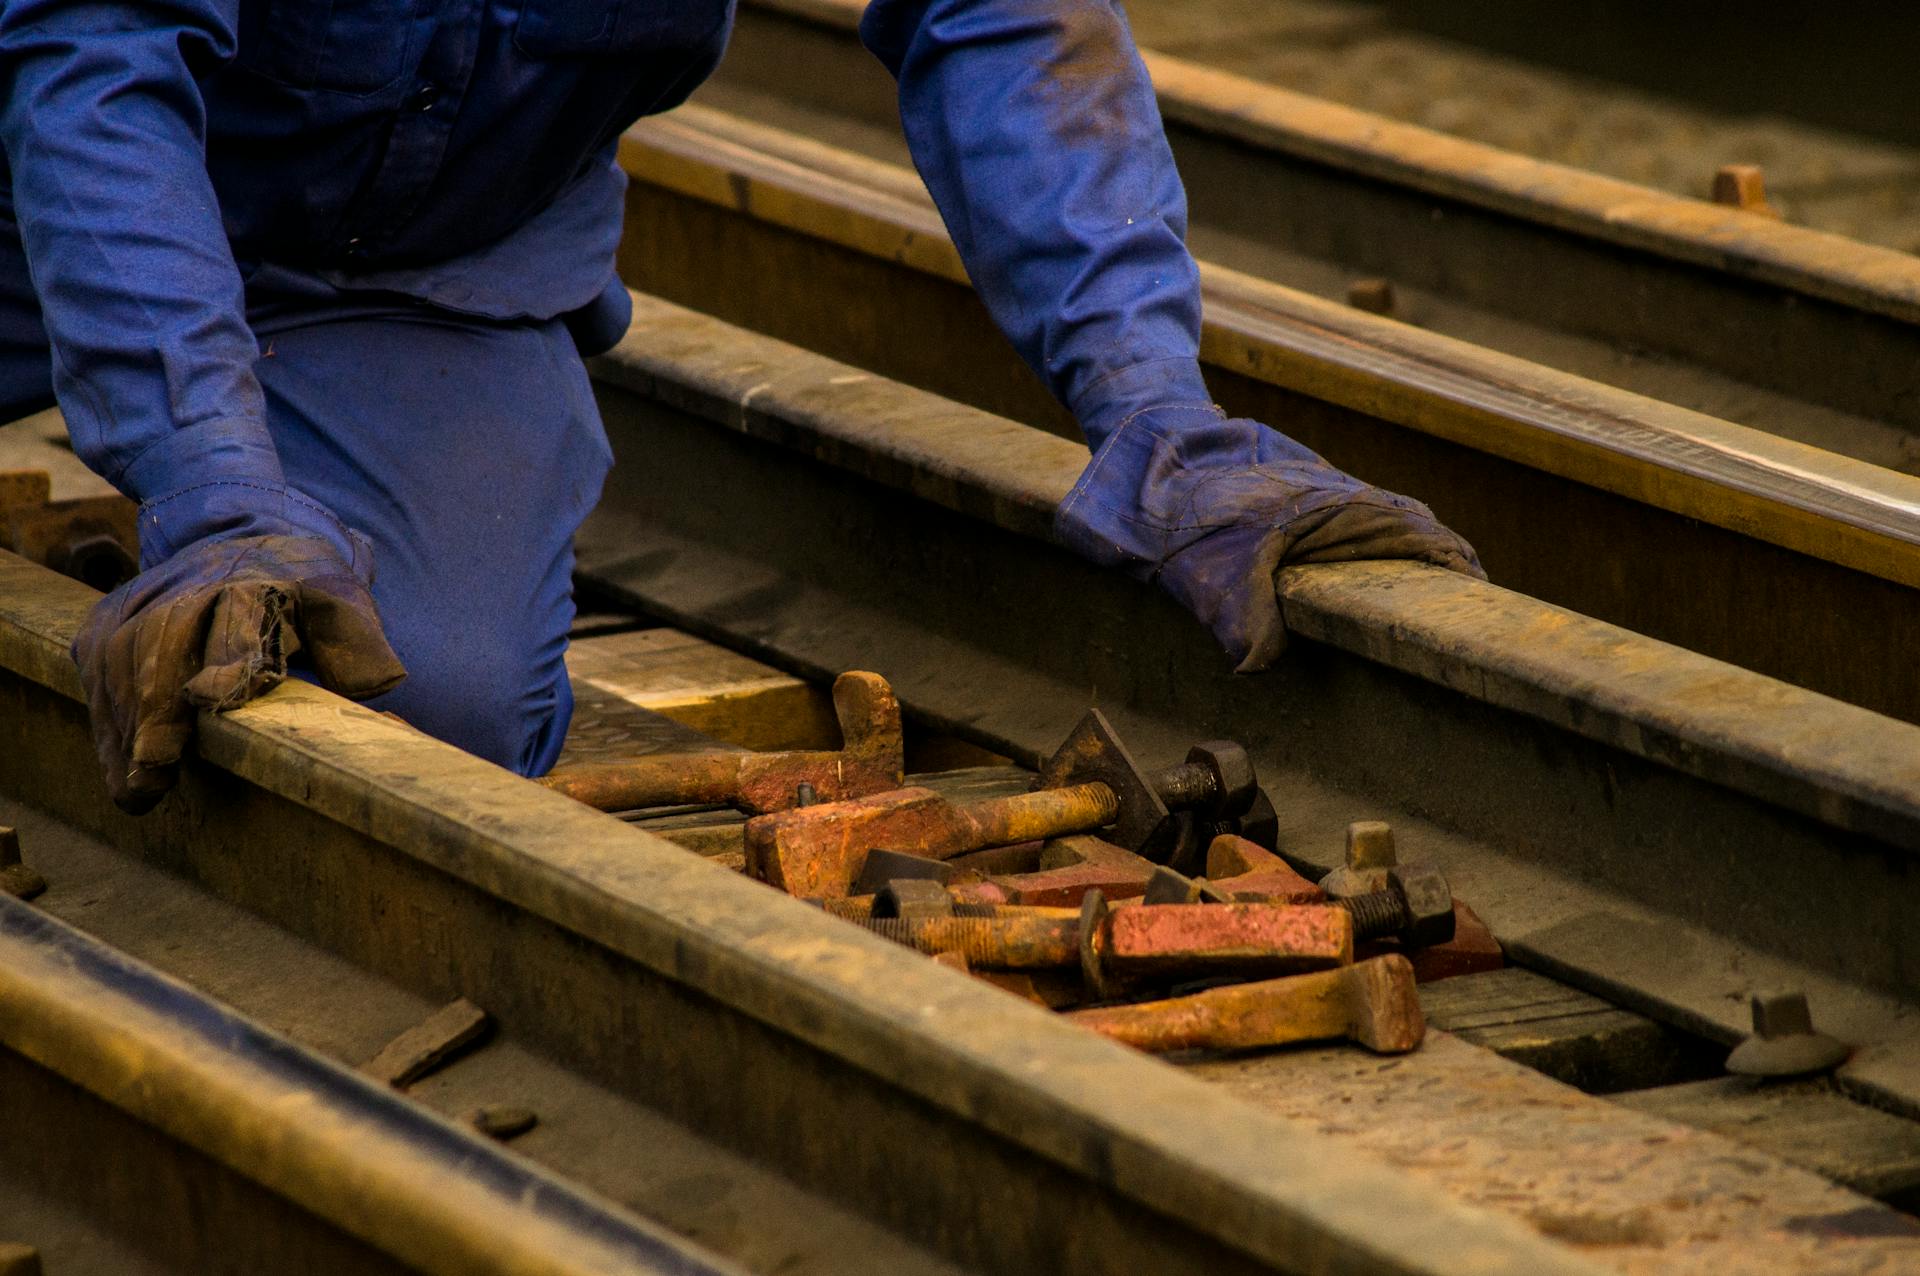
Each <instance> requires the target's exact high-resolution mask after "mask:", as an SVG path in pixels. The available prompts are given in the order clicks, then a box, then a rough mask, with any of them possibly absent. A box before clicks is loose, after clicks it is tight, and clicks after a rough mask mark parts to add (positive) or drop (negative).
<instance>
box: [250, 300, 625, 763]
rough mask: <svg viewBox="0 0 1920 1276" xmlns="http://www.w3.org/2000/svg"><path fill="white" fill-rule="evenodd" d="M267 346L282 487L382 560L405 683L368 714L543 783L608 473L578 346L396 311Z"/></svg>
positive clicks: (528, 326) (327, 321)
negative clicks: (577, 582)
mask: <svg viewBox="0 0 1920 1276" xmlns="http://www.w3.org/2000/svg"><path fill="white" fill-rule="evenodd" d="M256 328H257V329H258V331H259V333H260V337H261V343H262V347H263V349H264V350H265V351H266V353H265V355H264V357H263V358H262V359H261V360H260V362H259V364H258V365H256V366H257V371H258V373H259V377H260V382H261V384H262V386H263V387H264V388H265V390H266V394H267V417H268V425H269V427H270V428H271V429H272V431H273V438H274V443H275V445H276V447H277V448H278V449H279V452H280V458H281V463H282V464H283V465H284V466H285V468H286V473H287V480H288V482H290V483H292V484H293V485H294V486H295V487H297V488H299V489H300V490H302V491H304V492H306V493H307V494H308V495H310V496H312V497H314V498H315V499H316V500H318V501H320V502H321V503H322V504H324V505H326V506H328V507H329V508H331V509H332V510H333V511H334V512H335V513H336V514H338V515H339V516H340V517H341V519H342V520H343V521H345V522H346V523H347V524H348V525H349V526H351V527H354V528H357V529H358V530H359V531H361V532H362V533H364V534H365V535H366V536H367V537H368V538H369V539H370V540H372V542H373V547H374V570H375V577H374V582H373V593H374V598H375V601H377V602H378V603H379V605H380V614H381V618H382V621H383V623H384V624H385V626H386V631H387V638H388V640H389V641H390V642H391V643H392V644H393V647H394V650H395V651H396V652H397V653H398V654H399V656H400V659H401V661H402V662H403V663H404V664H405V665H406V667H407V680H406V681H405V682H404V683H402V684H401V685H400V686H399V687H397V688H396V689H394V690H393V691H391V692H389V693H387V694H386V695H384V696H382V697H380V698H379V699H377V700H375V701H373V702H372V703H373V704H374V706H375V707H377V708H380V709H387V710H391V711H392V712H394V713H397V714H399V715H400V716H401V717H403V718H405V719H406V720H407V721H408V722H410V723H412V724H413V725H415V726H417V727H419V728H420V729H421V730H423V731H426V732H427V733H429V734H431V735H435V736H438V737H439V738H441V739H443V740H447V741H450V742H452V743H454V744H457V745H460V746H461V747H462V748H465V749H467V750H469V751H471V752H473V753H477V754H479V755H480V756H481V757H484V758H488V759H490V760H492V761H494V762H498V763H499V764H501V765H502V766H505V767H509V768H512V769H514V770H517V771H519V772H521V773H522V774H527V775H539V774H542V773H544V772H545V771H546V770H547V769H548V768H549V767H551V766H552V765H553V761H554V759H555V758H556V757H557V756H558V755H559V752H560V746H561V744H562V742H563V740H564V738H565V736H566V730H567V723H568V720H569V719H570V717H571V716H572V711H573V696H572V692H571V690H570V689H569V687H568V683H567V674H566V665H565V662H564V657H565V654H566V646H567V630H568V628H569V626H570V625H571V624H572V622H573V592H572V572H573V534H574V531H575V530H576V529H577V528H578V527H579V525H580V523H581V521H582V520H583V519H585V518H586V516H587V514H588V512H589V511H591V510H592V508H593V506H594V503H595V502H596V501H597V500H598V499H599V496H600V484H601V481H602V480H603V479H604V478H605V477H606V472H607V468H608V466H609V465H610V464H611V462H612V454H611V452H610V451H609V449H608V447H607V441H606V436H605V434H604V433H603V431H602V430H601V426H600V416H599V412H598V410H597V409H596V407H595V405H594V402H593V397H592V393H591V391H590V388H589V386H588V382H587V376H586V370H585V368H584V367H583V366H582V364H581V361H580V357H579V355H578V353H577V352H576V351H575V349H574V346H573V342H572V339H571V338H570V337H569V336H568V334H567V329H566V326H565V325H564V324H563V323H561V322H560V321H558V320H555V321H551V322H547V323H523V324H499V323H485V322H481V321H477V320H465V319H461V318H459V317H456V316H449V315H446V314H444V313H442V312H438V311H433V310H429V309H427V308H425V307H420V306H412V305H408V304H406V303H401V305H399V306H397V307H384V308H378V309H375V308H369V307H366V306H356V307H352V308H347V307H332V308H329V307H319V308H316V309H312V310H305V311H302V310H295V311H293V312H290V313H281V314H278V315H276V316H275V317H274V318H272V319H271V320H265V321H261V320H256Z"/></svg>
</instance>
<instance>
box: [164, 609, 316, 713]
mask: <svg viewBox="0 0 1920 1276" xmlns="http://www.w3.org/2000/svg"><path fill="white" fill-rule="evenodd" d="M290 601H291V600H290V598H289V595H288V593H287V591H286V590H285V589H284V588H282V587H280V586H279V585H278V584H276V583H274V582H271V581H259V580H247V581H239V582H230V583H227V584H225V585H223V586H222V587H221V588H220V590H219V592H218V596H217V601H216V602H215V603H214V604H213V607H212V611H211V615H210V616H209V618H208V620H207V624H206V630H205V640H204V642H203V644H202V646H201V651H200V668H199V671H198V672H197V673H195V674H194V675H193V676H192V677H191V678H190V679H188V681H187V683H186V688H185V689H186V699H187V702H188V703H189V704H191V705H193V706H196V707H198V708H202V709H211V710H213V711H214V712H215V713H224V712H225V711H227V710H228V709H234V708H238V707H239V706H240V705H243V704H245V703H246V702H247V701H249V700H251V699H253V698H254V697H255V696H257V695H259V694H261V693H262V692H264V691H267V690H269V689H271V688H272V687H273V686H275V685H276V684H278V683H279V681H280V680H281V679H282V678H284V677H286V673H287V656H288V655H289V654H291V653H290V651H289V650H288V643H287V639H288V638H289V637H290V636H291V634H290V626H288V625H286V624H284V623H283V621H284V620H285V619H286V612H287V609H288V604H289V602H290ZM294 642H295V643H297V639H296V640H294Z"/></svg>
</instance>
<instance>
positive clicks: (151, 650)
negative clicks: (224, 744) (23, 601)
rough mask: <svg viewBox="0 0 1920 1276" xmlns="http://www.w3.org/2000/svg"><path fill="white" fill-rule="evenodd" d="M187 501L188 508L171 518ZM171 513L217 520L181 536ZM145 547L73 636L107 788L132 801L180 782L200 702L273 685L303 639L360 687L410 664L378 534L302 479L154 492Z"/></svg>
mask: <svg viewBox="0 0 1920 1276" xmlns="http://www.w3.org/2000/svg"><path fill="white" fill-rule="evenodd" d="M176 501H186V502H192V504H191V506H190V507H189V508H190V510H191V513H190V515H188V516H185V517H181V518H170V517H169V511H168V510H167V508H166V507H167V505H168V504H169V503H170V502H176ZM169 526H191V527H193V528H195V529H205V528H209V527H211V528H215V529H217V530H216V531H215V532H214V534H212V535H209V536H203V537H201V538H199V539H195V540H192V541H189V542H188V543H186V544H185V545H183V546H180V547H178V548H176V547H174V546H173V545H172V544H170V543H168V540H167V538H166V535H165V530H164V529H166V528H167V527H169ZM141 558H142V567H143V569H144V570H143V571H142V572H141V574H140V575H138V576H136V577H134V579H132V580H130V581H128V582H127V583H126V584H124V585H122V586H120V587H119V588H118V589H116V590H114V591H113V592H112V593H110V594H108V595H107V596H106V597H105V598H104V599H102V600H101V601H100V602H99V604H98V605H96V606H95V607H94V609H93V611H92V613H91V614H89V615H88V617H87V621H86V624H85V625H83V626H82V627H81V630H80V634H79V636H78V637H77V638H75V639H74V642H73V658H74V661H75V663H76V664H78V665H79V666H80V678H81V681H82V683H84V684H85V686H86V691H87V706H88V709H89V711H90V713H91V715H92V721H93V739H94V748H95V750H96V751H97V753H98V754H99V757H100V765H101V766H102V767H103V768H104V769H105V772H106V779H107V791H108V792H109V793H110V794H111V795H112V797H113V800H114V802H115V803H116V804H117V805H118V806H119V807H120V808H121V809H122V810H124V811H126V812H128V813H129V814H132V815H139V814H141V813H142V812H145V811H147V810H149V809H151V808H152V807H153V805H154V804H155V803H156V802H158V801H159V800H160V799H161V798H162V797H163V796H165V794H166V792H167V791H168V790H169V789H171V788H172V787H173V784H174V780H175V778H176V775H177V772H178V769H179V762H180V755H181V752H182V751H183V750H184V749H185V748H186V745H187V742H188V741H189V740H190V739H191V738H192V735H193V726H194V720H195V715H196V712H197V711H198V710H200V709H212V710H214V711H216V712H220V711H223V710H227V709H232V708H235V707H237V706H239V705H242V704H245V703H246V702H247V701H248V700H251V699H252V698H253V697H255V696H257V695H260V694H261V693H262V692H264V691H267V690H268V689H270V688H272V687H273V686H275V685H276V684H277V683H279V682H280V680H281V679H282V678H284V677H285V676H286V672H287V661H288V659H289V658H290V657H292V656H293V655H294V654H295V653H296V652H301V651H304V652H305V653H306V657H307V660H308V661H309V663H310V664H311V666H312V668H313V672H314V674H315V676H316V678H317V680H318V681H319V682H320V684H321V685H322V686H325V687H328V688H330V689H331V690H334V691H337V692H339V693H340V694H341V695H344V696H348V697H350V698H352V699H356V700H360V699H365V698H367V697H369V696H375V695H378V694H380V693H381V692H383V691H386V690H389V689H390V688H392V687H393V686H394V685H395V684H397V683H398V682H399V681H400V680H401V678H403V677H405V676H406V671H405V669H403V668H402V667H401V664H400V660H399V657H397V656H395V655H394V654H393V649H392V648H391V647H389V646H388V645H387V640H386V635H385V634H384V633H383V632H382V631H381V628H380V619H379V615H378V613H377V612H376V611H375V609H374V604H373V595H372V594H371V593H370V592H369V590H368V586H369V585H370V584H371V583H372V579H373V567H372V554H371V552H370V548H369V547H368V546H367V544H366V542H365V540H364V539H363V538H361V537H360V536H359V535H358V534H357V533H354V532H350V531H349V530H348V529H346V528H345V527H344V526H342V525H341V524H340V523H339V521H338V520H337V519H335V518H334V517H333V515H332V514H331V513H329V512H328V511H326V510H325V509H323V508H322V507H321V506H319V505H316V504H314V503H313V502H312V501H309V500H307V499H306V498H305V497H303V496H300V495H299V494H298V493H297V492H293V491H291V490H289V489H281V490H279V491H277V492H276V491H271V490H262V489H260V488H256V487H253V486H251V485H245V484H233V483H226V484H217V483H216V484H207V485H203V486H201V487H198V488H190V489H187V490H186V491H184V492H181V493H176V494H174V495H172V496H170V497H167V498H166V499H165V500H164V501H158V502H149V503H148V504H147V505H144V506H142V507H141Z"/></svg>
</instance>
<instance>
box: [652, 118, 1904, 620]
mask: <svg viewBox="0 0 1920 1276" xmlns="http://www.w3.org/2000/svg"><path fill="white" fill-rule="evenodd" d="M621 162H622V164H623V166H624V167H625V168H626V170H627V171H628V173H629V174H630V175H631V176H632V177H633V178H634V179H635V180H636V181H638V182H641V183H645V184H649V185H653V186H657V187H660V188H662V189H665V190H668V191H672V192H674V193H676V194H679V195H682V196H689V197H692V198H694V199H698V200H701V201H704V202H706V203H709V204H713V205H715V206H717V207H722V208H727V209H730V210H733V211H736V212H739V213H742V214H745V215H747V216H750V217H752V218H754V219H755V220H758V221H763V222H766V223H768V224H771V225H773V226H778V227H781V228H784V229H787V230H792V231H798V232H800V233H802V234H804V235H807V236H809V237H812V238H816V239H821V240H824V241H827V242H830V243H833V244H837V245H839V246H841V247H843V248H847V249H851V250H853V251H855V252H858V253H860V254H862V255H865V256H868V257H874V258H878V259H881V260H884V261H888V262H893V263H897V264H898V265H900V266H903V267H905V268H908V269H910V270H913V271H916V272H919V273H922V274H926V275H931V276H933V277H935V278H940V279H945V280H948V281H951V282H954V283H959V284H965V283H966V280H967V276H966V272H965V269H964V267H963V265H962V264H961V262H960V259H959V256H958V254H957V253H956V252H955V251H954V248H953V245H952V242H951V240H950V239H949V238H948V236H947V234H946V231H945V228H944V226H942V225H941V223H940V220H939V217H938V214H937V213H936V212H935V210H934V208H933V206H932V202H931V199H930V197H929V196H928V195H927V194H926V191H925V189H924V187H922V186H921V185H920V183H919V181H918V179H917V178H916V177H914V176H913V175H912V174H911V173H909V172H906V171H905V170H901V169H898V168H896V167H895V166H892V165H889V164H885V163H882V162H880V161H877V160H871V159H866V158H864V157H860V156H856V155H851V154H848V153H845V152H841V151H838V150H836V149H834V148H831V147H825V146H821V145H820V144H818V143H815V142H811V141H809V140H807V139H804V138H799V137H796V136H794V135H793V134H790V133H787V132H785V131H783V130H780V129H776V128H771V127H768V126H766V125H761V124H755V123H752V122H748V121H744V120H740V119H737V118H734V117H731V116H728V115H727V114H725V113H724V112H719V111H714V110H711V109H709V108H705V107H701V106H698V105H689V106H685V107H682V108H680V109H679V110H677V111H675V112H673V113H672V114H671V115H668V116H663V117H660V118H658V119H649V120H643V121H641V122H640V123H639V124H637V125H635V126H634V127H633V128H632V129H630V130H629V131H628V133H627V134H626V136H625V137H624V138H623V139H622V143H621ZM1201 284H1202V291H1203V294H1204V301H1205V307H1206V311H1205V325H1204V330H1203V335H1202V348H1201V354H1202V359H1203V361H1204V362H1205V363H1206V364H1208V365H1209V366H1210V367H1213V368H1217V369H1221V370H1223V371H1227V372H1231V373H1236V374H1239V375H1241V376H1244V377H1247V378H1250V379H1252V380H1254V381H1257V382H1265V383H1270V384H1273V385H1277V386H1280V387H1282V388H1284V389H1287V390H1289V391H1293V392H1296V393H1299V394H1304V395H1307V396H1309V397H1311V398H1315V399H1321V400H1324V401H1326V402H1329V403H1333V404H1336V405H1338V406H1340V407H1343V408H1348V409H1351V410H1354V411H1358V412H1361V413H1363V414H1365V415H1367V416H1370V417H1375V418H1377V419H1380V420H1382V421H1386V422H1390V423H1391V424H1393V425H1396V426H1400V427H1403V428H1406V429H1409V430H1412V431H1415V432H1417V433H1420V434H1427V435H1431V436H1433V437H1435V438H1438V439H1441V440H1444V441H1446V442H1448V443H1450V444H1455V445H1459V446H1462V447H1466V448H1470V449H1473V450H1474V451H1477V452H1484V453H1487V454H1489V455H1492V456H1495V457H1499V458H1501V459H1504V460H1508V461H1514V462H1518V463H1519V464H1522V465H1525V466H1527V467H1529V468H1532V469H1537V470H1540V471H1543V472H1545V473H1549V474H1553V475H1557V476H1559V477H1561V478H1566V479H1571V480H1573V481H1575V482H1579V483H1583V484H1586V485H1588V486H1591V487H1594V488H1597V489H1599V490H1601V491H1606V492H1611V493H1614V494H1616V495H1619V496H1623V497H1626V498H1628V499H1630V500H1633V501H1636V502H1639V503H1642V504H1645V505H1649V506H1652V507H1654V508H1657V509H1663V510H1668V511H1670V512H1672V513H1675V514H1679V515H1681V516H1683V517H1687V518H1693V519H1699V520H1701V521H1703V522H1705V523H1708V524H1710V525H1713V526H1716V527H1721V528H1725V529H1727V530H1729V531H1733V532H1735V533H1737V534H1739V535H1741V536H1746V537H1752V538H1754V539H1756V540H1760V541H1764V542H1767V543H1770V544H1774V545H1778V546H1781V547H1783V548H1786V549H1790V550H1794V551H1796V552H1799V553H1803V554H1808V555H1811V556H1812V557H1814V558H1816V559H1819V560H1821V561H1824V562H1830V563H1834V564H1837V565H1840V566H1843V567H1848V568H1852V569H1854V570H1857V571H1862V572H1866V573H1868V574H1870V575H1874V576H1878V577H1881V578H1883V579H1886V580H1890V581H1894V582H1896V583H1899V584H1901V585H1906V586H1910V587H1915V588H1920V477H1915V476H1913V475H1909V474H1904V473H1900V472H1898V471H1894V470H1889V469H1885V468H1883V467H1881V466H1877V465H1873V464H1869V463H1867V462H1864V461H1860V460H1857V459H1855V458H1852V457H1847V456H1843V455H1840V454H1837V453H1834V452H1829V451H1825V450H1823V449H1820V448H1816V447H1812V446H1809V445H1807V444H1805V443H1800V442H1797V441H1795V440H1792V439H1787V438H1783V437H1780V436H1778V435H1774V434H1770V433H1767V432H1765V431H1763V430H1758V429H1753V428H1751V427H1747V426H1743V425H1739V424H1736V423H1733V422H1729V421H1724V420H1720V419H1718V418H1715V417H1711V416H1708V415H1705V414H1703V413H1700V412H1695V411H1692V410H1689V409H1687V408H1682V407H1678V406H1675V405H1673V404H1668V403H1662V402H1660V401H1658V400H1656V399H1652V398H1648V397H1646V396H1644V395H1640V394H1636V393H1633V392H1631V391H1628V390H1621V389H1618V388H1615V387H1613V386H1608V385H1604V384H1602V383H1599V382H1596V381H1591V380H1588V379H1586V378H1583V377H1579V376H1574V375H1572V374H1569V373H1563V372H1559V371H1556V370H1553V369H1550V368H1546V367H1543V366H1541V365H1538V364H1535V363H1532V362H1529V361H1527V360H1525V359H1521V358H1517V357H1515V356H1512V355H1508V354H1503V353H1500V352H1498V351H1493V350H1488V349H1484V348H1481V347H1478V346H1475V345H1472V344H1471V343H1469V342H1466V341H1462V340H1458V339H1456V338H1452V337H1448V336H1445V335H1443V334H1440V333H1435V332H1429V331H1426V330H1424V329H1422V328H1418V327H1415V326H1412V325H1409V324H1405V323H1401V322H1398V321H1396V320H1393V319H1390V318H1386V317H1383V316H1378V315H1372V314H1368V313H1366V312H1364V311H1360V310H1356V309H1354V308H1352V307H1350V306H1343V305H1339V304H1336V303H1334V302H1331V301H1328V300H1325V299H1322V298H1318V297H1314V296H1311V295H1309V294H1307V293H1304V292H1301V291H1299V290H1298V289H1294V288H1289V287H1286V286H1284V285H1281V284H1276V283H1273V282H1270V281H1267V280H1263V279H1259V278H1256V277H1254V276H1251V275H1248V274H1245V273H1243V272H1239V271H1234V270H1228V269H1225V268H1223V267H1220V266H1217V265H1214V264H1211V263H1204V262H1203V263H1202V265H1201Z"/></svg>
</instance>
